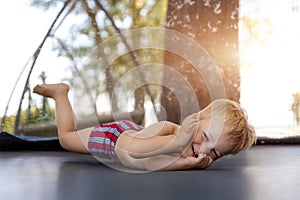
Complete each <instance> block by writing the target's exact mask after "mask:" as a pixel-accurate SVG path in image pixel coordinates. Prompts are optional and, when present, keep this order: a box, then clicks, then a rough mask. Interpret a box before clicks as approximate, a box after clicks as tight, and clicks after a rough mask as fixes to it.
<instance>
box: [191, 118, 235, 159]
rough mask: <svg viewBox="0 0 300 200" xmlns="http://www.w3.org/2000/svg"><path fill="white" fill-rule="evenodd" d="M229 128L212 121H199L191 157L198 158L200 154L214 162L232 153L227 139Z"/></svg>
mask: <svg viewBox="0 0 300 200" xmlns="http://www.w3.org/2000/svg"><path fill="white" fill-rule="evenodd" d="M227 132H228V127H226V126H225V125H223V123H219V124H217V122H212V123H211V119H201V120H199V123H198V127H197V130H196V132H195V136H194V139H193V143H192V145H191V148H190V149H189V151H190V153H191V155H193V156H195V157H197V156H198V154H207V155H209V156H210V157H211V158H212V159H213V160H216V159H217V158H219V157H222V156H224V155H225V154H226V152H229V151H230V145H229V143H228V140H227V138H226V134H227Z"/></svg>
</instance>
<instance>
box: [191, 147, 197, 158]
mask: <svg viewBox="0 0 300 200" xmlns="http://www.w3.org/2000/svg"><path fill="white" fill-rule="evenodd" d="M192 151H193V156H194V157H195V158H198V154H197V153H196V152H195V149H194V145H192Z"/></svg>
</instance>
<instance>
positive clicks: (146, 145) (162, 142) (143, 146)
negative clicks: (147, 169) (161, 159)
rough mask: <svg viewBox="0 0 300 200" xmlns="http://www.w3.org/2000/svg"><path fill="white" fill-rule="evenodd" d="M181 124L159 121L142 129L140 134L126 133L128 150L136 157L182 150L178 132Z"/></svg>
mask: <svg viewBox="0 0 300 200" xmlns="http://www.w3.org/2000/svg"><path fill="white" fill-rule="evenodd" d="M179 127H180V126H178V125H177V124H174V123H171V122H167V121H165V122H159V123H156V124H153V125H151V126H149V127H147V128H146V129H144V130H142V131H140V132H139V133H138V135H136V134H135V135H134V134H126V137H127V139H126V140H127V141H129V142H128V143H127V151H128V153H129V155H130V156H132V157H134V158H145V157H151V156H155V155H159V154H170V153H175V152H178V153H179V152H180V150H181V149H180V143H179V142H178V141H177V140H176V132H177V131H178V129H179Z"/></svg>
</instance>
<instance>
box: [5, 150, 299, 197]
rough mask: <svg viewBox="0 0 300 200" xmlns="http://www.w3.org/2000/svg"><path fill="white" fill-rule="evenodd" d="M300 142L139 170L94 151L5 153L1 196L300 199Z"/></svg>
mask: <svg viewBox="0 0 300 200" xmlns="http://www.w3.org/2000/svg"><path fill="white" fill-rule="evenodd" d="M299 169H300V146H298V145H286V146H283V145H275V146H266V145H259V146H255V147H252V148H251V149H250V150H248V151H247V152H243V153H241V154H238V155H236V156H228V157H224V158H221V159H220V160H218V161H216V162H215V163H214V164H213V165H212V166H211V167H210V168H209V169H206V170H200V171H198V170H195V171H173V172H172V171H171V172H151V173H141V174H133V173H126V172H120V171H117V170H115V169H111V168H109V167H107V166H105V165H103V164H101V163H99V162H98V161H97V160H96V159H95V158H93V157H92V156H89V155H82V154H75V153H69V152H63V151H61V152H49V151H48V152H43V151H40V152H39V151H34V152H28V151H27V152H0V177H1V179H0V186H1V187H0V199H1V200H2V199H12V200H19V199H22V200H26V199H28V200H29V199H30V200H42V199H43V200H47V199H49V200H50V199H51V200H55V199H63V200H68V199H78V200H79V199H80V200H83V199H85V200H88V199H108V200H114V199H130V200H131V199H141V200H147V199H149V200H150V199H151V200H157V199H172V200H173V199H175V200H176V199H178V200H186V199H197V200H198V199H220V200H223V199H224V200H227V199H228V200H234V199H236V200H244V199H249V200H260V199H261V200H268V199H272V200H276V199H281V200H298V199H300V170H299Z"/></svg>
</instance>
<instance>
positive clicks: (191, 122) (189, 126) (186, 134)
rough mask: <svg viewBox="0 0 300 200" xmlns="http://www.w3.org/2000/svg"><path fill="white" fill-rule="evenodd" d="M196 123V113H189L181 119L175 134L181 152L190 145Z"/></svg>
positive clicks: (197, 115)
mask: <svg viewBox="0 0 300 200" xmlns="http://www.w3.org/2000/svg"><path fill="white" fill-rule="evenodd" d="M198 123H199V114H198V113H195V114H191V115H189V116H188V117H186V118H185V119H184V120H183V122H182V125H181V127H180V128H179V130H178V132H177V134H176V140H177V142H178V144H179V145H180V150H181V152H184V151H185V150H186V149H187V148H188V147H189V146H190V145H191V143H192V141H193V138H194V136H195V134H196V131H197V125H198Z"/></svg>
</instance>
